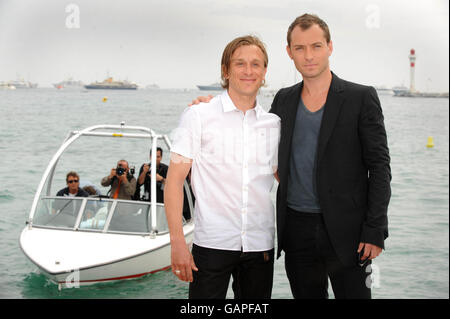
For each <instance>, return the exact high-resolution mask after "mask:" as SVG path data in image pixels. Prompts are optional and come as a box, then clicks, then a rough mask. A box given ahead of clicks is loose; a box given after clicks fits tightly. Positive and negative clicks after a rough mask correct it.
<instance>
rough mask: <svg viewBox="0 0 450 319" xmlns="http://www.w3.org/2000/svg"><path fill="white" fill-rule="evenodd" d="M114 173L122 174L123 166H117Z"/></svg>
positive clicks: (123, 171)
mask: <svg viewBox="0 0 450 319" xmlns="http://www.w3.org/2000/svg"><path fill="white" fill-rule="evenodd" d="M116 173H117V175H118V176H122V175H123V173H125V168H123V167H120V166H117V168H116Z"/></svg>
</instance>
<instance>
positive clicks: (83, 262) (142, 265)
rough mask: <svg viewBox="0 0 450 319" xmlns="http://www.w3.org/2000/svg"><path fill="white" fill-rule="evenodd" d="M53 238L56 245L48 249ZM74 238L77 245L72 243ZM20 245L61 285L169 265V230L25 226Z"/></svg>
mask: <svg viewBox="0 0 450 319" xmlns="http://www.w3.org/2000/svg"><path fill="white" fill-rule="evenodd" d="M185 227H186V229H185V231H186V232H185V237H186V242H187V243H188V244H189V245H190V244H191V243H192V240H193V225H192V226H189V225H188V226H185ZM51 242H53V247H51V249H48V248H49V247H48V246H51ZM73 242H77V243H78V246H74V245H72V246H71V243H73ZM89 243H91V244H89ZM107 243H109V244H108V245H107V246H105V245H106V244H107ZM43 245H45V246H43ZM102 245H103V246H104V247H103V248H102ZM20 246H21V249H22V251H23V252H24V254H25V255H26V256H27V257H28V259H30V260H31V261H32V262H33V263H34V264H35V265H36V266H37V267H38V268H39V269H40V271H41V272H42V273H43V274H44V275H45V276H47V277H48V278H49V279H50V280H51V281H52V282H54V283H55V284H58V285H59V287H62V288H77V287H80V286H86V285H92V284H96V283H102V282H103V283H104V282H114V281H119V280H129V279H135V278H139V277H142V276H144V275H147V274H152V273H156V272H158V271H163V270H167V269H170V258H171V257H170V254H171V246H170V237H169V234H164V235H157V236H155V238H151V237H149V236H139V235H120V234H108V233H106V234H105V233H89V232H80V231H71V230H66V231H64V230H54V229H39V228H36V227H34V228H33V229H29V228H28V227H26V228H25V229H24V230H23V231H22V234H21V237H20ZM37 247H47V248H46V249H39V248H37ZM77 247H78V248H77ZM127 247H129V249H127Z"/></svg>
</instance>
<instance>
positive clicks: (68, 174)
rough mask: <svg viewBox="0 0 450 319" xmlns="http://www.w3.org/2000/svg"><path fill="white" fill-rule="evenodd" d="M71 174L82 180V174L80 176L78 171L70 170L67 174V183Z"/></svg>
mask: <svg viewBox="0 0 450 319" xmlns="http://www.w3.org/2000/svg"><path fill="white" fill-rule="evenodd" d="M70 176H72V177H75V178H77V179H78V181H80V176H78V174H77V172H75V171H70V172H69V173H67V175H66V183H67V181H68V180H69V177H70Z"/></svg>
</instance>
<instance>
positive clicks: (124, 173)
mask: <svg viewBox="0 0 450 319" xmlns="http://www.w3.org/2000/svg"><path fill="white" fill-rule="evenodd" d="M101 185H102V186H105V187H107V186H111V189H110V190H109V194H110V197H111V198H114V199H125V200H132V199H133V195H134V193H135V191H136V178H135V177H134V176H133V175H132V174H130V169H129V165H128V162H127V161H126V160H123V159H122V160H120V161H118V162H117V167H115V168H112V169H111V172H110V174H109V175H108V176H105V177H103V178H102V180H101Z"/></svg>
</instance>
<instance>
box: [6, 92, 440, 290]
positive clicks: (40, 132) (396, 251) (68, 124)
mask: <svg viewBox="0 0 450 319" xmlns="http://www.w3.org/2000/svg"><path fill="white" fill-rule="evenodd" d="M198 95H201V92H200V91H194V90H193V91H183V90H138V91H135V92H114V91H89V92H82V91H58V90H56V89H35V90H16V91H1V90H0V118H1V124H0V152H1V165H0V170H1V172H0V181H1V183H0V298H186V296H187V288H188V286H187V284H185V283H183V282H180V281H178V279H176V278H175V277H174V276H173V274H172V273H171V272H170V271H163V272H159V273H156V274H153V275H148V276H145V277H143V278H141V279H137V280H131V281H125V282H117V283H108V284H99V285H94V286H90V287H81V288H78V289H65V290H63V291H61V292H60V291H58V289H57V286H56V285H54V284H52V283H50V282H49V281H48V280H47V279H46V277H45V276H44V275H42V274H40V273H39V272H38V270H37V267H36V266H34V265H33V264H32V263H31V262H30V261H28V259H27V258H26V257H25V256H24V255H23V253H22V251H21V250H20V247H19V242H18V239H19V235H20V233H21V231H22V229H23V228H24V226H25V220H26V218H27V216H28V214H29V211H30V208H31V203H32V200H33V196H34V194H35V191H36V188H37V186H38V184H39V181H40V179H41V177H42V174H43V172H44V170H45V168H46V167H47V165H48V163H49V161H50V159H51V157H52V156H53V155H54V153H55V152H56V151H57V149H58V147H59V146H60V145H61V143H62V142H63V140H64V139H65V137H66V136H67V134H68V132H69V131H72V130H79V129H82V128H86V127H88V126H91V125H96V124H119V123H120V122H121V121H124V122H125V123H126V124H127V125H138V126H146V127H150V128H152V129H154V130H155V131H156V132H158V133H163V134H169V133H170V132H171V131H172V130H173V129H174V128H175V127H176V126H177V123H178V118H179V115H180V113H181V112H182V111H183V109H184V108H185V106H186V105H187V103H188V102H189V101H191V100H192V98H194V97H196V96H198ZM103 97H107V101H106V102H103V101H102V99H103ZM260 98H261V99H260V101H261V104H262V105H263V106H264V107H265V108H266V109H268V108H269V106H270V104H271V101H272V97H271V96H270V95H264V94H263V95H262V96H261V97H260ZM380 100H381V103H382V107H383V112H384V115H385V124H386V129H387V133H388V140H389V147H390V152H391V159H392V161H391V167H392V175H393V179H392V198H391V204H390V206H389V233H390V236H389V238H388V239H387V241H386V250H385V251H384V252H383V253H382V255H380V256H379V257H378V258H377V259H376V260H375V262H374V264H375V265H376V266H375V268H374V269H375V273H376V277H375V278H374V279H375V284H376V286H375V287H374V288H373V290H372V291H373V297H374V298H449V235H448V234H449V100H448V99H425V98H416V99H412V98H395V97H392V96H386V95H381V96H380ZM428 136H432V137H433V138H434V143H435V147H434V148H431V149H427V148H426V143H427V138H428ZM94 142H96V143H97V144H95V143H93V141H89V142H86V143H85V142H81V141H80V142H76V143H75V144H74V145H73V147H71V148H70V149H69V151H68V152H67V153H66V154H65V155H64V156H63V158H62V159H61V161H60V163H59V164H60V168H58V170H57V171H56V173H55V180H54V182H55V186H54V188H52V192H54V193H56V191H58V189H60V188H62V187H64V186H65V185H64V178H65V173H66V172H67V171H68V170H72V169H74V170H76V171H78V172H79V173H80V175H81V179H82V180H89V181H91V182H93V183H95V184H97V185H99V184H100V179H101V177H103V176H106V175H108V173H109V171H110V169H111V168H112V167H114V166H115V164H116V162H117V160H119V159H121V158H126V159H128V160H129V161H130V163H131V164H134V165H136V168H137V169H139V167H140V165H141V164H142V163H143V162H146V161H148V149H149V145H145V144H138V143H137V142H129V141H128V142H126V143H121V142H119V144H115V146H113V145H112V144H111V143H110V141H109V140H108V139H106V140H105V139H103V140H101V141H100V140H95V141H94ZM98 143H102V144H100V145H99V144H98ZM163 161H164V162H166V163H167V162H168V156H167V153H166V154H164V160H163ZM275 189H276V187H275V186H274V189H273V191H272V198H273V199H274V198H275V196H274V194H275ZM102 191H104V192H105V193H106V191H107V189H105V188H102ZM330 295H331V297H332V296H333V294H332V291H331V289H330ZM272 296H273V298H292V296H291V293H290V289H289V283H288V281H287V279H286V275H285V270H284V258H283V256H282V257H281V258H280V259H279V260H277V261H276V262H275V278H274V287H273V295H272ZM228 297H230V298H231V297H232V293H231V291H230V290H229V292H228Z"/></svg>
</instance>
